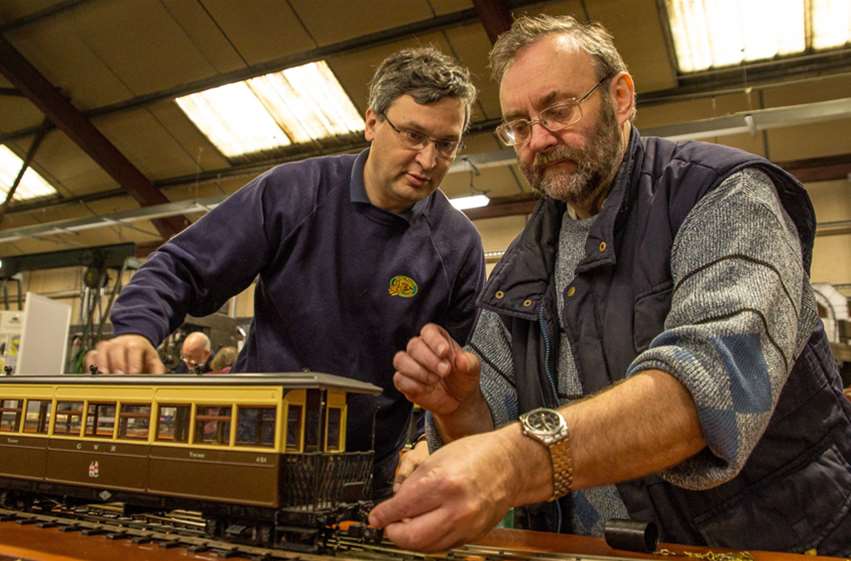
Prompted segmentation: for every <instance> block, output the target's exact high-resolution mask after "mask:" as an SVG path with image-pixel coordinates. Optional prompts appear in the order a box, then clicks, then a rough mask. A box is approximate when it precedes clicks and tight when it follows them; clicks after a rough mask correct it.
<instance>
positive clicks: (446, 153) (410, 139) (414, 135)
mask: <svg viewBox="0 0 851 561" xmlns="http://www.w3.org/2000/svg"><path fill="white" fill-rule="evenodd" d="M381 116H382V117H384V120H385V121H387V124H388V125H390V128H392V129H393V130H394V131H396V134H398V135H399V138H400V139H401V140H402V144H403V145H404V146H405V148H408V149H409V150H416V151H418V152H419V151H420V150H425V148H426V146H428V143H429V142H431V143H432V144H434V148H435V149H436V150H437V153H438V155H439V156H440V157H441V158H444V159H446V160H451V159H452V158H454V157H455V155H456V154H457V153H458V150H460V149H461V147H462V146H463V143H462V142H461V141H460V140H446V139H440V138H432V137H430V136H428V135H427V134H424V133H421V132H420V131H417V130H414V129H408V128H404V127H397V126H396V125H394V124H393V121H391V120H390V118H389V117H387V114H386V113H382V114H381Z"/></svg>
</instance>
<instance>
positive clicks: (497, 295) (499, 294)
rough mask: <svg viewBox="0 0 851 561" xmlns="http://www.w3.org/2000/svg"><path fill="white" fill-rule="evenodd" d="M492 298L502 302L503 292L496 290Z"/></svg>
mask: <svg viewBox="0 0 851 561" xmlns="http://www.w3.org/2000/svg"><path fill="white" fill-rule="evenodd" d="M493 296H494V298H496V299H497V300H502V299H503V298H505V292H503V291H501V290H497V291H496V293H495V294H494V295H493Z"/></svg>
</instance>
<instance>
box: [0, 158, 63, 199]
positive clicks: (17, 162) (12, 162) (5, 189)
mask: <svg viewBox="0 0 851 561" xmlns="http://www.w3.org/2000/svg"><path fill="white" fill-rule="evenodd" d="M23 165H24V161H23V160H22V159H21V158H19V157H18V155H17V154H15V153H14V152H12V151H11V150H10V149H9V148H8V147H7V146H6V145H4V144H0V194H2V197H3V200H6V195H7V194H8V193H9V189H11V188H12V185H13V184H14V183H15V178H17V177H18V174H19V173H20V172H21V167H22V166H23ZM55 194H56V189H54V188H53V186H52V185H51V184H50V183H48V182H47V181H46V180H45V179H44V178H43V177H42V176H41V174H39V173H38V172H37V171H36V170H34V169H33V168H32V167H28V168H27V171H25V172H24V176H23V177H22V178H21V182H20V183H19V184H18V188H17V189H16V190H15V195H14V196H13V197H12V199H13V200H15V201H25V200H28V199H37V198H39V197H48V196H50V195H55ZM0 202H2V201H0Z"/></svg>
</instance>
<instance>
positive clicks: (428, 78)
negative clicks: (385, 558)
mask: <svg viewBox="0 0 851 561" xmlns="http://www.w3.org/2000/svg"><path fill="white" fill-rule="evenodd" d="M475 95H476V90H475V87H474V86H473V84H472V83H471V81H470V77H469V71H468V70H466V69H465V68H463V67H461V66H459V65H458V64H456V63H455V62H454V61H453V60H452V59H450V58H449V57H447V56H445V55H443V54H441V53H440V52H438V51H436V50H434V49H431V48H421V49H410V50H404V51H400V52H398V53H395V54H393V55H391V56H390V57H388V58H387V59H386V60H384V62H382V64H381V65H380V66H379V68H378V70H377V71H376V73H375V75H374V76H373V79H372V81H371V83H370V96H369V108H368V109H367V111H366V119H365V120H366V123H365V125H366V126H365V133H364V134H365V137H366V140H367V141H369V142H370V143H371V145H370V147H369V149H367V150H364V151H363V152H361V153H360V154H357V155H340V156H328V157H320V158H313V159H309V160H304V161H301V162H295V163H289V164H283V165H280V166H277V167H275V168H272V169H271V170H269V171H267V172H266V173H264V174H262V175H260V176H259V177H257V178H256V179H254V180H253V181H252V182H250V183H249V184H248V185H246V186H245V187H243V188H242V189H240V190H239V191H238V192H236V193H234V194H233V195H232V196H231V197H229V198H228V199H227V200H226V201H225V202H224V203H222V204H221V205H219V206H218V207H217V208H216V209H215V210H213V211H211V212H209V213H208V214H207V215H206V216H204V217H203V218H202V219H201V220H199V221H198V222H197V223H195V224H194V225H192V226H191V227H189V228H187V229H186V230H185V231H183V232H182V233H180V234H179V235H177V236H175V237H174V238H173V239H171V240H169V241H168V242H167V243H165V244H164V245H163V246H162V247H160V248H159V249H158V250H157V251H156V252H154V253H153V254H152V255H151V256H150V258H149V259H148V261H147V262H146V263H145V265H144V266H143V267H142V268H141V269H140V270H139V271H138V272H137V273H136V274H135V275H134V276H133V280H132V282H131V283H130V284H129V285H128V286H127V287H126V288H124V290H123V291H122V292H121V295H120V296H119V298H118V300H117V301H116V303H115V307H114V310H113V312H112V318H111V319H112V322H113V325H114V332H115V334H116V337H115V338H113V339H111V340H109V341H103V342H101V343H100V344H99V345H98V354H97V357H98V358H97V364H98V368H99V369H100V370H101V371H102V372H115V373H127V374H130V373H138V372H152V373H162V372H163V371H164V368H163V365H162V362H161V361H160V359H159V356H158V355H157V351H156V348H155V347H156V345H158V344H159V343H160V342H161V341H162V340H163V339H164V338H165V337H166V336H167V335H168V334H169V333H171V332H172V331H173V330H174V329H176V328H177V327H178V326H179V325H180V324H181V323H182V322H183V319H184V316H185V315H186V314H192V315H195V316H204V315H207V314H210V313H212V312H214V311H215V310H217V309H218V308H219V307H221V306H222V304H223V303H224V302H225V301H226V300H227V299H228V298H230V297H232V296H234V295H236V294H239V293H240V292H242V291H243V290H244V289H245V288H246V287H248V286H249V285H250V284H251V283H252V282H253V281H254V280H255V279H256V282H257V284H256V288H255V292H254V303H255V306H254V307H255V309H254V320H253V323H252V328H251V331H250V334H249V336H248V339H247V341H246V344H245V347H244V348H243V350H242V352H241V353H240V355H239V358H238V359H237V362H236V364H235V365H234V369H233V371H234V372H285V371H299V370H312V371H318V372H327V373H331V374H337V375H341V376H347V377H351V378H357V379H360V380H364V381H367V382H371V383H374V384H376V385H378V386H381V387H382V388H383V389H384V394H383V395H382V396H381V397H380V398H379V403H378V404H377V406H378V413H377V416H376V430H375V453H376V455H375V459H376V464H375V470H376V472H375V480H374V481H375V494H376V496H377V497H380V496H382V495H385V494H387V493H388V492H389V490H390V485H391V479H392V474H393V469H394V467H395V465H396V462H397V458H398V451H399V449H400V448H401V446H402V445H403V444H404V440H405V434H406V427H407V423H408V419H409V415H410V411H411V404H410V403H409V402H408V401H407V400H406V399H405V398H404V396H402V394H401V393H399V392H398V391H397V390H396V389H395V388H394V387H393V380H392V378H393V373H394V368H393V365H392V361H393V354H394V353H395V352H396V351H397V350H398V349H399V348H403V347H404V346H405V343H406V342H407V341H408V339H410V338H411V337H412V336H414V335H415V334H416V333H417V332H418V331H419V330H420V329H421V328H422V327H423V326H424V325H425V324H426V323H429V322H435V323H438V324H440V325H442V326H443V327H444V328H445V329H447V331H449V332H450V333H452V335H453V337H454V338H456V339H457V340H461V341H463V340H466V339H467V336H468V335H469V332H470V330H471V327H472V324H473V320H474V309H475V301H476V297H477V295H478V293H479V290H480V288H481V286H482V282H483V278H484V258H483V252H482V246H481V240H480V238H479V235H478V233H477V232H476V230H475V228H474V227H473V224H472V223H471V222H470V221H469V220H468V219H467V218H466V217H465V216H464V215H463V214H462V213H461V212H459V211H457V210H456V209H454V208H453V207H452V206H451V205H450V204H449V201H448V200H447V198H446V197H445V196H444V194H443V193H442V192H441V191H439V190H437V187H438V185H439V184H440V182H441V180H442V179H443V177H444V175H445V174H446V172H447V170H448V169H449V166H450V164H451V163H452V161H453V159H454V158H455V156H456V153H457V151H458V147H459V145H460V141H461V136H462V133H463V132H464V129H465V128H466V126H467V125H468V124H469V121H470V108H471V105H472V103H473V102H474V99H475ZM357 399H359V398H357ZM363 399H373V398H363ZM374 408H375V404H372V403H354V404H351V405H350V408H349V416H348V438H347V447H348V448H349V449H350V450H359V449H369V448H370V447H371V446H372V434H371V431H370V430H368V428H367V427H368V426H369V423H370V422H371V418H372V411H373V410H374Z"/></svg>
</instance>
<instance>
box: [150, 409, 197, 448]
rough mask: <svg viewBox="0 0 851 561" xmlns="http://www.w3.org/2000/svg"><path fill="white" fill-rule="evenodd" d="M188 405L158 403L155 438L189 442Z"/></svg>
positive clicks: (166, 440)
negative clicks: (158, 410)
mask: <svg viewBox="0 0 851 561" xmlns="http://www.w3.org/2000/svg"><path fill="white" fill-rule="evenodd" d="M189 411H190V408H189V406H188V405H160V413H159V418H158V420H157V440H161V441H165V442H189Z"/></svg>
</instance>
